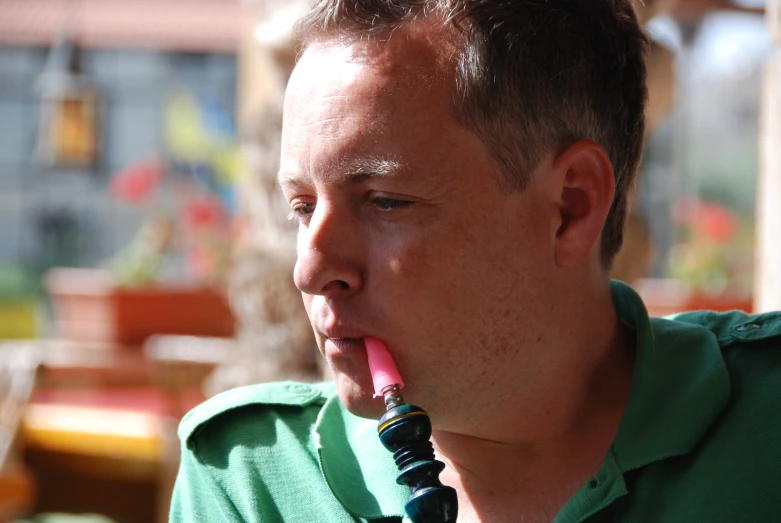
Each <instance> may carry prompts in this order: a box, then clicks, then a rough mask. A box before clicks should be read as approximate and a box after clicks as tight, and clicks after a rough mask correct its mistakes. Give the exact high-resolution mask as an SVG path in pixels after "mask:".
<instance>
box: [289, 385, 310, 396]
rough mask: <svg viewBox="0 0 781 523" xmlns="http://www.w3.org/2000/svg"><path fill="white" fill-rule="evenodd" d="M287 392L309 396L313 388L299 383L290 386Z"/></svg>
mask: <svg viewBox="0 0 781 523" xmlns="http://www.w3.org/2000/svg"><path fill="white" fill-rule="evenodd" d="M287 391H288V392H290V393H292V394H309V393H310V392H312V387H310V386H309V385H304V384H303V383H297V384H295V385H288V387H287Z"/></svg>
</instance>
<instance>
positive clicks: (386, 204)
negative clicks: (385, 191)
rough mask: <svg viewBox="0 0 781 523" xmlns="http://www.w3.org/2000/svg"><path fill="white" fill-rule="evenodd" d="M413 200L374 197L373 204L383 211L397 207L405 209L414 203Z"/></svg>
mask: <svg viewBox="0 0 781 523" xmlns="http://www.w3.org/2000/svg"><path fill="white" fill-rule="evenodd" d="M412 203H413V202H410V201H407V200H394V199H393V198H374V199H372V205H374V206H375V207H377V208H378V209H380V210H381V211H393V210H396V209H403V208H406V207H409V206H410V205H412Z"/></svg>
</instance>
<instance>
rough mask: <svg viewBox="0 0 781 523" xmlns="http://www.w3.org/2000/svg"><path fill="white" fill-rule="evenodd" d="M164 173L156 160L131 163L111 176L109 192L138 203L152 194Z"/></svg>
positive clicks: (127, 200) (160, 164)
mask: <svg viewBox="0 0 781 523" xmlns="http://www.w3.org/2000/svg"><path fill="white" fill-rule="evenodd" d="M164 173H165V169H164V167H163V164H162V163H161V162H159V161H157V160H152V161H147V162H143V163H138V164H134V165H131V166H129V167H127V168H125V169H124V170H122V171H120V172H118V173H117V174H115V175H114V176H113V177H112V179H111V186H110V189H111V194H113V195H114V196H115V197H116V198H119V199H120V200H124V201H126V202H129V203H134V204H136V205H139V204H141V203H143V202H144V201H146V200H149V199H150V198H151V197H152V196H153V195H154V193H155V191H156V190H157V185H158V183H159V182H160V180H162V179H163V175H164Z"/></svg>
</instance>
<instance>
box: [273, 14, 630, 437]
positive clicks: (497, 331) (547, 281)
mask: <svg viewBox="0 0 781 523" xmlns="http://www.w3.org/2000/svg"><path fill="white" fill-rule="evenodd" d="M401 3H402V2H395V3H389V2H380V3H379V4H380V5H378V6H367V5H368V4H367V5H364V3H362V2H360V1H359V2H350V3H349V5H347V4H345V5H342V3H336V2H334V4H335V5H333V6H330V7H329V5H330V3H329V2H326V3H325V4H321V5H320V6H319V7H317V8H315V11H314V12H313V14H312V15H310V17H309V18H307V19H306V20H304V22H303V23H302V25H301V31H302V34H303V35H304V38H305V42H306V44H307V48H306V50H305V52H304V53H303V54H302V56H301V59H300V61H299V63H298V65H297V66H296V69H295V70H294V72H293V75H292V76H291V79H290V83H289V85H288V90H287V93H286V99H285V109H284V123H283V136H282V155H281V168H280V183H281V186H282V189H283V192H284V194H285V197H286V199H287V201H288V203H289V204H290V206H291V208H292V209H293V214H294V215H295V216H296V217H298V219H299V220H300V226H299V235H298V261H297V263H296V268H295V272H294V279H295V282H296V285H297V286H298V288H299V289H300V290H301V291H302V293H303V297H304V303H305V306H306V308H307V312H308V314H309V317H310V320H311V322H312V325H313V328H314V330H315V335H316V337H317V340H318V344H319V346H320V349H321V351H322V352H323V354H324V355H325V357H326V359H327V360H328V362H329V364H330V365H331V367H332V368H333V370H334V371H335V375H336V381H337V386H338V390H339V394H340V397H341V399H342V400H343V402H344V403H345V404H346V405H347V407H348V408H349V409H350V410H352V411H353V412H355V413H357V414H361V415H366V416H372V415H376V414H377V413H378V412H379V411H381V410H382V402H381V401H376V400H374V401H373V400H372V399H371V392H372V390H373V389H372V386H371V381H370V378H369V374H368V366H367V362H366V353H365V350H364V347H363V343H362V340H361V338H363V337H364V336H373V337H376V338H379V339H382V340H383V341H385V342H386V344H387V345H388V348H389V350H390V351H391V354H392V355H393V357H394V358H395V360H396V363H397V364H398V366H399V370H400V371H401V373H402V376H403V377H404V379H405V382H406V385H407V387H406V389H405V397H407V399H409V400H410V401H413V402H417V403H419V404H421V405H424V406H425V407H426V409H427V410H428V411H429V413H431V415H432V419H434V420H435V423H437V424H438V425H439V426H440V427H442V426H444V427H447V426H450V427H453V426H454V425H455V424H457V423H460V421H457V420H459V419H463V417H462V416H463V413H464V412H471V413H473V414H474V413H475V412H481V413H482V412H488V411H490V410H491V409H492V408H494V407H492V405H493V404H494V402H496V404H503V405H505V406H506V405H508V402H513V401H519V399H523V398H524V395H523V394H519V392H520V389H522V388H524V387H531V386H533V385H534V383H541V382H545V383H548V384H549V383H553V382H555V380H556V379H557V378H558V377H557V376H555V375H553V374H551V373H552V371H551V369H553V368H554V367H555V365H549V363H551V361H552V360H555V359H562V358H565V357H567V358H570V357H571V356H572V354H566V352H565V351H557V350H551V349H552V346H555V345H556V344H557V343H559V342H560V341H561V340H564V339H566V337H567V336H568V335H570V337H571V335H572V334H571V333H568V330H570V329H571V328H572V326H573V325H575V324H576V322H577V321H578V320H581V321H582V319H579V318H575V317H574V316H573V315H572V314H571V313H572V311H573V310H574V309H575V308H577V307H579V308H581V309H584V308H585V309H588V308H589V307H593V292H592V291H594V289H596V288H598V286H599V285H602V286H603V287H606V280H607V271H606V269H605V267H604V263H603V262H604V256H603V255H600V248H599V246H598V243H599V242H598V239H599V237H600V234H601V232H602V228H603V224H604V223H605V219H606V217H607V216H608V214H609V213H610V209H611V207H614V206H615V205H614V200H615V199H614V193H615V187H616V186H617V185H622V184H624V185H628V184H629V179H630V178H631V175H632V172H633V170H634V168H635V165H636V163H637V157H638V156H639V145H640V143H639V142H640V139H641V135H642V108H643V99H644V94H643V86H642V76H643V75H642V63H636V62H639V61H640V59H641V50H640V49H641V47H642V37H641V35H640V33H639V31H638V30H637V28H636V27H635V28H634V30H635V31H634V32H631V31H630V30H629V27H623V25H627V26H631V22H632V15H631V11H629V12H627V13H623V11H622V13H623V14H622V16H626V17H628V20H623V21H622V20H621V17H620V16H618V15H617V14H616V13H613V12H612V11H610V10H608V9H607V7H604V8H603V9H604V11H605V13H602V15H601V17H600V16H597V15H596V14H594V13H593V12H591V11H589V12H588V13H580V14H578V13H577V12H576V11H573V10H572V7H571V6H570V4H571V2H562V3H561V4H562V5H561V6H559V7H557V8H554V7H553V6H556V5H557V3H556V2H555V1H554V0H549V2H547V3H546V2H543V1H540V2H539V5H537V4H536V3H532V2H526V1H517V2H496V3H492V2H482V3H479V4H478V3H474V4H473V3H468V4H467V5H465V6H462V7H461V8H457V6H455V5H453V6H452V12H449V11H446V10H445V9H444V7H447V6H444V7H443V6H442V5H438V4H437V5H428V4H424V3H422V2H417V3H411V4H412V6H413V7H414V9H413V8H410V10H405V9H401V11H400V12H401V13H406V14H403V16H401V15H399V16H396V15H393V13H390V12H389V11H388V9H389V7H388V6H389V5H390V6H399V5H401ZM590 3H593V0H592V2H590ZM326 4H328V5H326ZM448 5H449V4H448ZM492 5H494V8H493V9H494V10H495V11H497V13H498V12H500V11H502V8H503V6H505V5H507V6H511V7H512V10H513V12H514V14H513V16H512V17H510V18H512V19H513V20H509V21H508V20H505V21H504V22H503V21H502V20H500V19H498V18H497V19H494V20H493V21H492V22H490V23H489V22H488V19H489V18H490V16H488V14H486V13H487V11H486V13H483V11H485V10H490V9H491V6H492ZM496 5H498V7H496ZM611 5H612V4H611ZM622 5H623V4H622ZM470 6H472V7H470ZM521 6H526V7H525V8H524V9H527V10H528V11H529V12H528V13H527V14H524V13H523V12H522V11H521ZM529 6H531V7H529ZM535 6H536V7H535ZM546 6H551V7H546ZM605 6H607V3H605ZM625 7H626V6H625ZM395 8H396V7H393V9H395ZM469 9H472V10H473V11H474V10H478V11H480V12H481V13H483V15H481V16H483V18H485V20H484V21H483V25H484V26H486V27H488V28H489V29H491V28H494V27H495V29H496V30H499V29H501V28H502V27H503V26H504V25H510V26H513V27H514V30H513V34H514V33H516V32H517V33H518V34H516V35H515V36H513V38H511V39H510V40H509V41H508V38H510V36H501V35H498V34H496V33H491V32H490V31H489V33H491V34H487V35H485V38H484V39H483V40H485V41H483V42H482V43H479V45H473V46H472V47H470V46H468V45H466V43H465V42H467V41H469V40H470V39H472V40H475V41H478V40H480V36H479V34H480V33H479V32H478V30H477V25H476V24H475V23H474V22H472V21H470V20H472V19H471V18H468V17H467V15H468V14H469V13H470V12H471V11H469ZM548 9H549V11H548ZM583 9H584V11H585V10H587V8H583ZM626 9H629V8H628V7H626ZM560 10H561V11H566V12H568V13H569V12H571V14H569V15H565V14H563V13H562V12H560ZM515 11H517V12H515ZM543 12H545V13H549V14H547V15H544V14H541V13H543ZM606 13H611V16H613V18H611V19H612V20H613V22H614V26H616V27H613V28H612V29H610V28H606V27H604V26H603V25H599V26H597V25H595V24H594V23H593V20H594V19H597V20H600V22H601V23H604V24H607V22H608V20H607V19H608V18H609V17H608V16H607V14H606ZM511 14H512V13H511ZM392 15H393V16H392ZM527 15H528V17H530V18H529V20H533V21H534V23H532V22H530V21H529V20H526V17H527ZM372 16H375V17H376V19H375V20H374V22H371V20H372ZM557 17H558V18H557ZM594 17H596V18H594ZM559 18H561V19H562V20H565V21H566V24H565V25H564V26H563V27H564V34H563V35H559V36H558V37H557V38H550V37H549V36H548V32H551V31H554V30H556V31H558V30H559V28H560V23H564V22H558V21H556V20H558V19H559ZM602 18H605V20H602ZM389 20H395V21H394V22H393V23H390V22H388V21H389ZM383 21H384V22H383ZM386 22H387V23H386ZM454 22H457V25H454ZM579 24H588V26H589V28H590V31H591V32H592V33H594V34H592V35H591V37H592V38H593V39H596V40H600V39H602V38H603V37H604V38H606V39H607V40H610V39H611V38H616V39H617V41H621V42H623V43H624V44H626V45H629V42H628V41H624V40H630V38H629V37H628V36H627V37H626V38H624V39H622V38H619V37H618V36H617V34H618V33H616V34H614V32H619V31H624V32H625V33H627V34H631V35H632V37H633V38H636V40H637V41H634V43H633V45H635V47H636V48H637V49H636V53H635V54H636V56H635V58H636V60H635V59H629V58H627V57H626V56H623V55H622V58H620V61H621V62H623V63H625V64H626V68H636V69H638V70H637V71H636V73H637V75H638V79H637V80H638V82H639V84H640V85H638V86H636V87H637V90H638V93H637V97H638V100H636V102H637V104H636V105H637V107H636V109H637V114H635V117H636V121H634V122H633V123H631V124H630V123H626V124H623V123H622V124H618V123H616V122H615V121H613V122H612V123H611V124H608V123H605V122H606V121H607V120H609V119H610V118H608V117H607V116H608V115H602V116H603V117H604V118H602V119H600V118H597V116H596V115H595V114H594V113H595V111H596V109H594V108H593V107H599V108H601V109H604V110H605V112H607V113H610V114H612V115H613V118H614V119H618V120H621V122H624V120H623V119H621V118H623V116H622V117H621V118H619V117H617V116H616V114H619V113H620V114H622V115H623V114H624V113H626V112H628V110H627V109H626V108H623V107H621V108H619V107H614V108H612V109H609V108H606V107H605V108H603V107H602V105H601V104H607V103H608V99H607V98H606V95H605V94H604V93H602V92H598V93H597V92H594V90H593V89H597V87H599V88H600V89H604V90H607V91H609V92H610V93H611V95H610V96H615V97H618V98H620V99H621V100H623V99H624V98H626V96H627V95H626V94H623V93H622V94H616V93H615V92H614V91H615V90H611V89H612V88H611V86H612V85H613V84H614V83H619V84H622V85H623V84H624V83H626V81H625V80H617V79H616V78H617V77H616V75H617V74H618V73H616V72H615V71H614V70H613V69H615V70H618V69H621V68H620V67H617V66H616V67H613V69H611V73H612V74H613V75H614V77H613V79H612V80H610V81H607V82H602V81H601V80H599V79H597V78H595V77H594V78H592V76H595V75H591V73H589V72H588V68H584V67H583V65H582V63H581V61H584V62H589V63H590V66H589V67H593V68H596V69H597V70H599V71H602V70H604V69H606V66H605V65H604V64H603V63H602V62H603V61H605V60H608V59H610V63H613V62H614V61H616V60H615V57H614V56H612V55H609V56H607V57H602V56H601V55H600V53H601V52H602V50H603V49H604V47H599V48H598V49H599V50H593V49H592V50H589V51H586V50H583V49H578V50H577V52H575V53H574V55H577V56H578V57H580V58H579V59H578V60H576V59H574V58H572V56H571V55H570V54H568V53H565V50H567V49H569V48H568V47H566V46H565V47H561V45H560V44H561V42H558V41H557V39H558V38H560V39H563V41H566V42H567V45H576V43H577V46H581V47H582V46H584V45H587V44H588V45H591V44H589V41H588V40H589V39H588V38H586V36H585V35H584V36H583V38H584V40H583V41H577V42H576V39H575V38H574V37H573V36H572V35H571V34H569V33H570V32H572V31H575V32H578V31H580V28H579ZM619 26H621V27H619ZM611 31H613V32H611ZM543 33H544V34H545V36H544V37H543ZM603 33H607V36H605V35H604V34H603ZM535 34H536V37H539V38H540V40H539V41H538V40H536V39H535V38H536V37H535ZM586 34H588V33H586ZM611 35H612V36H611ZM497 39H498V40H501V41H504V42H505V43H506V45H508V46H509V48H508V49H505V50H504V51H500V50H497V48H498V47H499V43H500V42H499V41H494V40H497ZM540 41H542V42H545V43H546V44H545V45H552V46H554V47H553V48H552V49H548V50H547V51H545V53H546V54H545V56H546V57H547V58H546V60H543V61H542V62H540V63H537V62H536V61H530V60H531V59H532V58H535V57H536V54H537V53H542V52H543V51H541V50H535V49H537V48H536V47H535V46H536V45H537V44H538V43H539V42H540ZM600 41H601V40H600ZM611 49H612V50H613V51H615V52H616V53H619V54H621V53H624V54H626V50H625V49H622V48H621V47H620V45H618V44H616V47H615V49H613V48H611ZM570 51H571V49H570ZM604 52H607V51H604ZM611 52H612V51H611ZM516 54H517V55H518V56H519V58H516V57H514V55H516ZM511 55H512V56H511ZM533 55H534V56H533ZM574 55H573V56H574ZM567 56H569V57H570V58H566V57H567ZM520 57H522V60H521V58H520ZM500 59H501V60H504V61H506V62H512V63H513V64H515V62H516V61H518V63H517V64H515V65H514V67H515V68H516V69H514V70H513V72H509V71H503V72H493V65H492V64H493V63H494V62H495V61H497V60H500ZM551 62H553V63H555V64H557V66H556V67H553V66H552V65H551ZM630 62H631V64H632V65H631V67H630V66H629V65H628V64H629V63H630ZM573 69H578V70H580V71H581V73H580V76H573V74H574V73H572V71H571V70H573ZM549 71H552V72H549ZM605 74H607V73H605ZM625 74H626V73H621V75H625ZM511 77H512V81H511V80H510V78H511ZM621 78H623V76H622V77H621ZM525 82H532V83H535V85H534V86H525V87H524V86H523V85H522V84H524V83H525ZM568 82H577V83H575V85H574V87H573V86H571V85H568ZM587 82H592V83H594V82H598V84H597V87H594V88H593V89H592V88H591V87H589V91H588V94H582V93H581V91H582V90H584V89H585V84H586V83H587ZM564 87H566V88H567V90H566V92H564V91H563V89H564ZM552 89H555V90H557V93H558V94H556V95H555V96H552V95H550V94H549V93H548V91H549V90H552ZM597 90H598V89H597ZM618 90H619V91H620V90H621V89H618ZM559 91H561V92H559ZM513 93H514V94H513ZM511 95H512V96H511ZM595 98H597V99H598V100H600V101H599V102H596V101H595V100H594V99H595ZM481 100H482V102H481ZM556 104H558V107H556ZM550 109H553V110H552V111H551V110H550ZM576 116H577V117H576ZM603 120H604V121H603ZM576 122H577V123H576ZM594 122H597V123H596V124H594V125H591V124H592V123H594ZM620 125H625V127H622V128H621V129H620V130H619V129H617V127H619V126H620ZM633 126H636V127H637V129H635V127H633ZM607 128H610V129H612V130H611V131H609V132H608V131H607V130H606V129H607ZM581 129H582V130H581ZM635 131H636V132H635ZM604 133H608V134H607V136H610V137H615V136H623V135H625V134H629V135H632V136H633V138H632V139H631V140H629V141H631V142H632V143H633V144H634V145H632V147H631V150H632V151H633V152H632V153H631V154H630V155H628V156H626V155H623V153H626V151H622V150H621V147H619V146H617V145H615V144H612V145H611V146H605V147H606V148H607V149H608V154H606V153H605V150H604V149H603V148H602V147H601V146H600V145H598V142H601V141H603V140H606V138H604V136H605V134H604ZM633 133H634V134H633ZM614 135H615V136H614ZM635 142H636V143H635ZM622 143H627V142H626V141H625V142H622ZM613 147H616V148H617V149H616V152H615V153H613V152H612V148H613ZM626 147H627V148H629V146H626ZM614 156H615V157H616V158H618V159H615V158H614ZM611 163H613V164H620V165H624V168H625V171H626V172H624V174H623V175H621V176H623V178H622V181H619V182H616V181H615V180H614V176H613V168H612V166H611ZM630 164H631V167H630V166H629V165H630ZM513 188H516V189H518V190H513ZM520 189H522V190H520ZM623 206H624V204H623V203H622V204H621V205H619V207H621V208H622V209H623ZM620 220H623V218H620ZM619 241H620V240H619ZM603 254H604V253H603ZM584 276H587V278H584ZM598 279H599V280H601V283H600V282H598V281H597V280H598ZM586 280H588V281H586ZM575 286H578V288H575ZM578 298H583V299H580V301H578ZM576 302H577V303H576ZM567 316H569V317H567ZM554 340H555V341H554ZM565 354H566V356H565ZM584 357H585V356H584ZM575 360H577V357H576V358H573V361H572V363H571V364H577V363H578V362H577V361H575ZM527 392H528V391H527ZM489 399H490V402H489ZM487 402H488V403H487ZM454 409H457V410H458V414H456V413H455V410H454ZM469 419H471V420H472V421H473V422H474V423H476V424H479V423H480V421H479V418H478V417H474V416H472V417H470V418H469Z"/></svg>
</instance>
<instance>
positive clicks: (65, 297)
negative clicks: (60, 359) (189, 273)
mask: <svg viewBox="0 0 781 523" xmlns="http://www.w3.org/2000/svg"><path fill="white" fill-rule="evenodd" d="M44 286H45V288H46V290H47V291H48V293H49V295H50V296H51V299H52V307H53V311H54V323H55V328H56V331H57V333H58V335H59V336H60V337H62V338H64V339H69V340H74V341H89V342H107V343H116V344H122V345H140V344H141V343H143V342H144V340H146V339H147V338H148V337H149V336H152V335H153V334H180V335H192V336H219V337H230V336H233V334H234V330H235V318H234V315H233V313H232V311H231V309H230V307H229V305H228V302H227V299H226V297H225V295H224V294H223V293H222V292H220V291H218V290H216V289H213V288H211V287H206V286H181V285H154V286H147V287H141V288H123V287H117V286H115V285H114V284H113V283H112V282H111V277H110V275H109V274H108V273H107V272H105V271H102V270H97V269H71V268H55V269H51V270H49V271H48V272H47V273H46V275H45V276H44Z"/></svg>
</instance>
